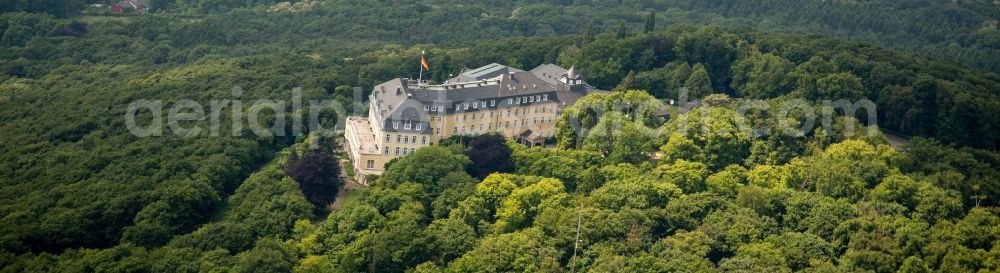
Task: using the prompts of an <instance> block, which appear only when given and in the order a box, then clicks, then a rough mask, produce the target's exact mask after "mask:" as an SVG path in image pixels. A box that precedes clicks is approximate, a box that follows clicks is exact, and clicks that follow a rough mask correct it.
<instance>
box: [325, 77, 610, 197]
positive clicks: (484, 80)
mask: <svg viewBox="0 0 1000 273" xmlns="http://www.w3.org/2000/svg"><path fill="white" fill-rule="evenodd" d="M594 92H605V91H601V90H597V89H595V88H593V87H591V86H589V85H587V83H586V82H584V80H583V77H582V76H581V75H580V73H579V72H577V71H576V69H575V68H572V67H571V68H570V69H569V70H566V69H564V68H561V67H559V66H556V65H553V64H544V65H541V66H538V67H536V68H535V69H532V70H531V71H524V70H520V69H517V68H512V67H508V66H505V65H500V64H496V63H493V64H489V65H486V66H483V67H480V68H476V69H464V70H463V71H462V72H461V73H460V74H459V75H458V76H456V77H454V78H451V79H449V80H447V81H445V82H444V83H443V84H440V85H429V84H427V83H425V82H418V81H416V80H411V79H406V78H397V79H393V80H390V81H388V82H385V83H382V84H379V85H377V86H375V88H374V90H372V94H371V96H370V97H369V101H370V105H369V110H368V116H367V117H357V116H352V117H347V122H346V128H345V132H344V137H345V138H346V140H347V147H345V148H347V150H348V152H349V154H350V157H351V162H352V163H353V165H354V168H355V174H356V175H357V177H356V178H355V179H356V181H358V182H360V183H362V184H366V183H367V182H366V181H364V179H365V177H366V176H368V175H380V174H382V171H384V169H385V163H386V162H388V161H389V160H391V159H393V158H396V157H400V156H405V155H407V154H409V153H412V152H414V151H416V150H417V149H419V148H420V147H424V146H428V145H433V144H435V143H438V142H439V141H441V140H442V139H446V138H449V137H452V136H456V135H478V134H485V133H492V132H496V133H500V134H502V135H505V136H507V137H511V138H516V139H518V140H519V141H523V142H526V143H527V144H529V145H537V144H541V143H542V142H543V141H544V139H545V138H547V137H551V136H553V135H554V133H555V130H554V128H555V122H556V119H557V118H558V117H559V114H560V113H561V111H562V109H563V108H565V107H567V106H569V105H572V104H573V103H574V102H576V100H578V99H579V98H581V97H583V96H585V95H587V94H590V93H594Z"/></svg>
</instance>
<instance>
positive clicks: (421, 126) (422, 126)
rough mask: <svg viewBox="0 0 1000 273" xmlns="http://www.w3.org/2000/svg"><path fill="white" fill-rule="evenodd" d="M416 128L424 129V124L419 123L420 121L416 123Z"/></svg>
mask: <svg viewBox="0 0 1000 273" xmlns="http://www.w3.org/2000/svg"><path fill="white" fill-rule="evenodd" d="M416 129H417V131H420V130H423V129H424V125H423V124H420V123H417V128H416Z"/></svg>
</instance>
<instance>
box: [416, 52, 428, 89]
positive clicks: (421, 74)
mask: <svg viewBox="0 0 1000 273" xmlns="http://www.w3.org/2000/svg"><path fill="white" fill-rule="evenodd" d="M425 54H427V53H426V52H425V51H423V50H421V51H420V63H419V64H418V65H419V66H420V74H419V76H417V84H418V85H419V84H420V82H421V81H423V80H424V63H423V61H424V55H425Z"/></svg>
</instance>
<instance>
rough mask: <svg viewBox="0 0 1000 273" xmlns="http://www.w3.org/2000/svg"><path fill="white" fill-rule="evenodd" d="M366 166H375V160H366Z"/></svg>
mask: <svg viewBox="0 0 1000 273" xmlns="http://www.w3.org/2000/svg"><path fill="white" fill-rule="evenodd" d="M368 168H369V169H371V168H375V160H368Z"/></svg>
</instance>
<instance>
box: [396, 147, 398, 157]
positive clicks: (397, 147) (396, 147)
mask: <svg viewBox="0 0 1000 273" xmlns="http://www.w3.org/2000/svg"><path fill="white" fill-rule="evenodd" d="M396 155H399V147H396Z"/></svg>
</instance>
